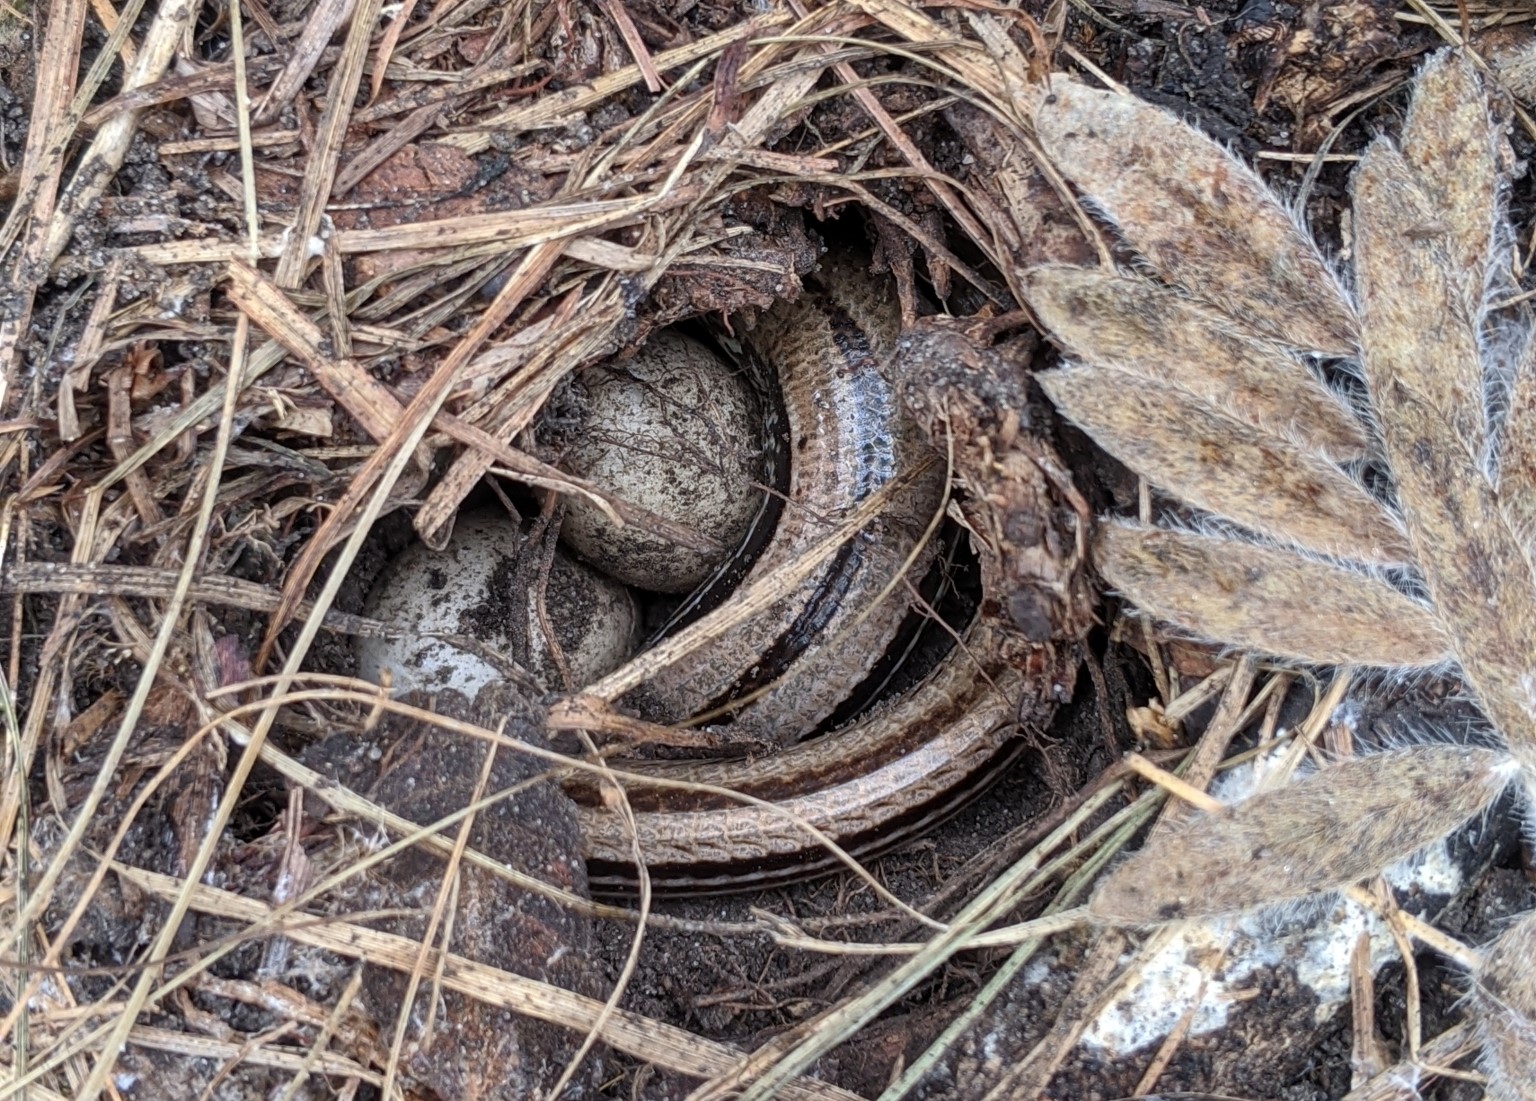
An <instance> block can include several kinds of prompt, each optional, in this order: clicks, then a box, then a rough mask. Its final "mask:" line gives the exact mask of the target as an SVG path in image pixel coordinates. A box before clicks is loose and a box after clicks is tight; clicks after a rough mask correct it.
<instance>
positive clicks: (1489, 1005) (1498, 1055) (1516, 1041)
mask: <svg viewBox="0 0 1536 1101" xmlns="http://www.w3.org/2000/svg"><path fill="white" fill-rule="evenodd" d="M1532 961H1536V914H1530V913H1527V914H1526V915H1524V916H1523V917H1522V918H1520V920H1519V921H1517V922H1515V923H1514V924H1513V925H1511V926H1510V927H1509V928H1508V929H1506V930H1504V932H1503V933H1501V934H1500V935H1499V938H1498V939H1497V940H1495V941H1494V942H1493V943H1492V944H1491V945H1489V946H1488V947H1487V948H1486V949H1484V951H1483V962H1482V966H1481V967H1479V968H1478V969H1477V973H1476V974H1475V975H1474V976H1473V987H1472V999H1471V1000H1472V1005H1473V1012H1472V1019H1473V1020H1474V1021H1475V1022H1477V1030H1478V1036H1479V1038H1480V1039H1481V1040H1482V1045H1483V1070H1484V1072H1485V1073H1486V1074H1487V1075H1488V1088H1487V1091H1486V1096H1487V1097H1488V1099H1489V1101H1531V1099H1532V1098H1536V1059H1533V1058H1532V1054H1533V1053H1536V966H1532Z"/></svg>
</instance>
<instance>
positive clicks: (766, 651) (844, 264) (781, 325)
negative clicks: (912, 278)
mask: <svg viewBox="0 0 1536 1101" xmlns="http://www.w3.org/2000/svg"><path fill="white" fill-rule="evenodd" d="M812 282H813V283H814V285H815V288H816V290H815V292H814V293H809V294H805V295H802V296H801V298H800V299H798V300H797V301H795V302H792V303H782V304H780V305H779V306H777V307H775V308H774V309H772V310H770V311H768V312H767V313H766V314H764V315H763V316H762V317H761V318H760V319H759V320H758V323H757V325H756V327H755V328H753V329H752V330H751V331H750V332H748V333H746V334H745V335H744V336H743V337H742V338H741V339H742V341H743V343H745V344H746V345H747V346H748V348H749V349H750V350H751V351H752V352H754V353H755V354H756V355H757V356H758V357H759V358H760V359H761V360H762V361H763V362H764V363H765V364H766V366H767V367H768V368H769V370H770V371H771V372H772V373H773V374H775V375H776V376H777V379H778V390H779V394H780V397H781V399H782V405H783V414H784V421H785V430H786V434H787V436H788V442H789V447H788V465H789V477H788V490H787V493H786V495H785V500H784V502H783V507H782V509H781V511H780V513H779V517H778V521H777V524H776V526H775V527H774V530H773V533H772V535H771V536H769V538H768V540H767V542H766V545H765V546H764V547H763V550H762V551H761V553H760V554H759V555H758V556H757V559H756V560H755V561H754V562H753V564H752V566H751V567H750V568H749V570H748V571H747V572H746V574H745V576H744V577H743V578H742V579H741V581H740V583H741V584H748V583H750V582H751V581H752V580H754V579H755V578H758V577H761V576H763V575H765V574H768V573H770V572H771V571H773V570H774V569H777V568H778V567H779V566H781V565H783V564H784V563H785V562H789V561H792V560H793V559H795V558H796V557H797V556H799V555H801V554H803V553H804V552H805V551H806V550H807V549H808V548H810V547H811V546H813V545H814V544H815V543H817V542H818V541H819V540H821V539H822V538H824V537H825V535H826V532H827V530H828V529H829V528H830V527H832V526H833V525H835V524H837V523H838V522H840V521H841V520H843V519H845V518H846V517H847V516H848V515H849V514H851V513H852V512H853V511H854V510H855V509H857V508H858V506H859V505H860V504H861V503H862V502H863V501H865V500H867V499H868V498H869V497H870V496H872V495H873V494H875V493H877V492H879V491H880V490H881V488H882V487H884V486H886V485H887V484H889V483H890V482H893V481H895V480H897V479H899V478H903V477H906V476H907V475H908V474H909V473H911V472H914V471H919V470H920V473H918V474H917V475H916V476H915V478H914V479H913V480H912V482H911V484H910V485H908V486H907V487H905V488H904V489H902V490H901V491H899V492H898V493H896V495H895V496H894V497H893V499H892V501H891V504H890V505H889V506H888V507H887V508H886V509H885V510H884V511H883V512H882V513H881V515H880V517H879V519H877V520H876V521H875V522H874V523H873V524H871V525H870V527H868V528H867V529H865V531H863V532H862V533H861V534H860V535H858V536H857V537H855V538H853V539H850V540H849V541H848V542H847V543H846V544H845V545H844V546H843V547H842V548H841V549H840V550H839V551H838V552H837V554H835V555H834V556H833V557H832V559H831V560H830V561H829V562H827V563H826V565H824V566H823V567H821V568H820V569H819V570H818V571H817V572H816V573H815V575H813V576H812V577H810V578H809V579H808V580H807V581H806V582H805V583H804V584H802V585H801V586H799V587H798V588H797V589H795V590H794V591H793V592H790V593H788V594H786V595H785V597H784V598H783V600H781V601H779V602H778V603H777V604H775V605H774V606H773V607H772V608H770V609H769V610H768V611H767V612H765V613H764V614H762V615H759V616H755V617H753V618H752V619H750V620H748V621H746V622H744V623H742V624H740V625H739V626H738V627H736V628H734V629H733V630H731V631H730V632H728V633H727V634H726V635H724V636H723V637H721V638H719V639H716V640H714V641H713V642H711V644H710V645H709V646H707V647H703V648H701V649H699V650H697V651H695V652H694V653H693V654H691V655H689V656H688V657H686V658H684V659H683V660H681V661H679V662H677V663H676V664H674V665H672V666H670V667H668V668H667V669H665V670H663V671H661V672H660V673H659V674H657V675H656V676H654V677H653V678H651V680H650V681H649V682H648V683H647V684H646V686H645V687H644V688H643V689H641V690H639V691H637V692H636V693H635V694H634V697H633V699H632V700H631V702H633V703H634V704H636V705H637V706H638V707H639V709H640V710H641V711H642V712H643V713H645V714H647V715H648V717H651V718H654V719H656V720H658V721H661V722H669V723H671V722H681V721H684V720H687V719H688V718H690V717H691V716H693V715H695V714H698V713H700V712H713V711H718V710H723V709H730V710H731V712H732V719H731V722H730V724H729V725H728V726H727V727H725V728H724V732H723V736H724V737H725V738H727V739H728V740H731V741H739V742H749V743H755V744H758V745H762V744H770V745H781V746H782V745H787V744H788V743H790V742H793V741H794V740H796V739H798V738H801V737H804V736H805V735H807V734H809V733H811V732H813V731H814V730H815V729H816V728H817V727H818V726H819V725H820V724H821V723H822V722H824V721H825V720H826V719H827V718H828V717H829V716H830V715H831V714H832V713H833V712H834V711H836V710H837V708H838V707H839V706H840V705H841V704H842V702H843V701H844V700H845V699H847V697H848V695H849V693H850V692H851V691H852V690H853V689H854V688H855V687H856V686H857V685H858V684H859V683H860V682H861V681H862V680H863V679H864V678H865V677H866V676H867V675H868V674H869V672H870V669H871V668H872V667H873V666H874V665H875V663H876V662H877V661H879V659H880V657H881V655H883V654H884V653H885V652H886V650H887V648H888V647H889V646H890V644H891V641H892V639H893V638H894V637H895V635H896V633H897V632H898V630H899V628H900V627H901V624H902V621H903V619H904V618H905V617H906V614H907V611H908V607H909V603H910V602H909V600H908V598H907V594H906V592H905V591H904V589H903V587H902V585H901V584H900V576H901V572H902V570H903V568H904V567H906V566H907V565H908V561H909V559H910V560H911V566H910V572H911V576H912V577H913V578H914V579H917V578H921V577H922V576H923V574H924V573H925V572H926V571H927V568H928V564H929V563H930V562H931V561H932V557H933V552H932V549H931V548H928V547H919V542H920V540H921V539H922V537H923V533H924V531H925V530H926V529H927V527H928V525H929V523H930V521H931V520H932V519H933V517H934V515H935V513H936V512H937V511H938V509H939V508H940V506H941V503H942V501H943V491H944V472H943V469H942V466H941V464H940V463H939V462H938V461H937V459H936V456H935V454H934V452H933V449H932V447H931V445H930V444H929V442H928V440H927V439H926V438H925V437H924V435H923V433H922V432H921V431H920V430H919V429H918V427H917V426H916V424H915V423H914V422H913V421H912V419H911V417H910V416H909V415H908V414H907V412H906V410H905V409H904V408H903V406H902V402H901V399H900V397H899V395H898V394H897V391H896V386H895V384H894V382H893V380H892V379H891V378H889V377H888V375H887V373H886V367H887V365H888V364H889V363H890V362H891V359H892V356H893V354H894V351H895V345H896V341H897V339H898V338H899V336H900V327H901V315H900V310H899V308H898V306H897V304H896V301H895V297H894V295H892V294H890V293H888V291H887V289H886V288H885V287H883V286H882V285H881V284H880V283H879V282H878V281H876V280H875V279H873V278H872V277H871V276H870V275H869V274H868V273H867V272H866V271H864V270H862V269H861V268H860V267H859V266H858V265H857V263H856V262H852V261H849V260H847V259H840V260H831V261H828V262H827V263H826V264H825V265H824V266H823V270H822V271H821V272H820V273H818V275H817V276H815V277H813V280H812ZM914 551H916V552H917V553H916V554H914ZM888 589H889V590H890V591H889V593H888V594H887V595H885V597H884V598H883V599H877V598H879V597H880V594H881V593H883V592H886V590H888ZM748 697H750V699H749V698H748ZM741 700H745V701H746V702H743V703H741V704H740V705H739V706H735V707H733V706H732V705H733V704H734V703H735V702H736V701H741Z"/></svg>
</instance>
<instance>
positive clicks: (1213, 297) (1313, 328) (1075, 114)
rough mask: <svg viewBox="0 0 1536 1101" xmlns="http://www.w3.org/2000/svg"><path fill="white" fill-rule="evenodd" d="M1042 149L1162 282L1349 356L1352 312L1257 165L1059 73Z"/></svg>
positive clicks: (1127, 99) (1040, 122)
mask: <svg viewBox="0 0 1536 1101" xmlns="http://www.w3.org/2000/svg"><path fill="white" fill-rule="evenodd" d="M1035 129H1036V131H1037V133H1038V134H1039V138H1040V143H1041V145H1042V146H1043V147H1044V149H1045V152H1046V154H1047V156H1049V157H1050V158H1051V160H1052V162H1053V163H1054V164H1055V165H1056V166H1057V167H1058V168H1059V169H1060V170H1061V172H1062V173H1063V174H1064V175H1065V176H1066V177H1067V178H1068V179H1070V180H1071V181H1072V182H1073V183H1074V184H1076V185H1077V186H1078V187H1079V188H1080V189H1081V190H1082V191H1083V193H1084V194H1085V195H1086V196H1087V197H1088V198H1089V199H1090V200H1091V201H1092V202H1093V203H1095V204H1096V205H1097V206H1098V207H1099V208H1100V209H1101V210H1103V212H1104V213H1105V214H1106V215H1107V216H1108V217H1109V218H1110V219H1111V220H1113V221H1114V223H1115V224H1116V225H1117V226H1119V228H1120V231H1121V233H1123V234H1124V235H1125V238H1126V240H1127V241H1129V242H1130V244H1131V245H1132V246H1133V247H1134V248H1135V249H1136V250H1137V251H1138V252H1140V253H1141V254H1142V255H1143V256H1145V257H1146V258H1147V260H1148V261H1149V262H1150V263H1151V264H1152V266H1153V267H1154V268H1156V269H1157V271H1158V273H1159V274H1160V275H1162V276H1163V277H1164V278H1165V279H1167V280H1168V281H1169V282H1172V283H1177V284H1178V285H1179V286H1181V287H1184V288H1185V289H1186V290H1188V291H1189V292H1190V293H1191V294H1193V295H1194V296H1195V297H1197V298H1200V299H1202V300H1204V301H1206V302H1209V303H1212V304H1213V305H1216V306H1218V307H1219V308H1221V309H1222V310H1223V311H1224V312H1226V313H1227V314H1229V315H1230V316H1232V317H1234V318H1237V319H1239V321H1238V322H1237V323H1240V324H1241V325H1243V326H1246V327H1248V328H1250V329H1252V330H1253V331H1255V332H1258V333H1260V334H1262V335H1265V336H1269V337H1273V338H1274V339H1276V340H1279V341H1282V342H1284V343H1287V344H1292V345H1295V346H1296V347H1299V348H1304V349H1309V350H1314V351H1320V352H1327V353H1330V354H1333V355H1351V354H1353V352H1354V349H1355V347H1356V343H1357V337H1356V328H1357V327H1356V322H1355V317H1354V312H1353V310H1352V309H1351V307H1350V305H1349V302H1348V300H1347V299H1346V298H1345V297H1344V294H1343V292H1342V291H1341V290H1340V289H1339V286H1338V283H1337V282H1336V281H1335V280H1334V278H1333V274H1332V272H1330V271H1329V270H1328V265H1327V264H1326V263H1324V262H1323V258H1322V256H1321V255H1320V254H1319V253H1318V251H1317V248H1316V246H1315V245H1313V243H1312V241H1311V240H1310V239H1309V238H1308V237H1307V236H1306V235H1305V234H1304V233H1302V232H1301V230H1300V229H1298V228H1297V226H1296V223H1295V222H1294V221H1293V220H1292V219H1291V215H1290V213H1289V212H1288V211H1287V210H1286V209H1285V208H1284V207H1283V206H1281V205H1280V203H1279V202H1278V201H1277V200H1276V199H1275V197H1274V195H1273V193H1272V192H1270V190H1269V189H1268V188H1267V187H1265V186H1264V183H1263V181H1262V180H1260V179H1259V177H1258V176H1257V175H1255V174H1254V172H1253V171H1252V170H1251V169H1250V168H1248V166H1247V165H1245V164H1243V163H1242V162H1241V161H1239V160H1238V159H1237V158H1235V157H1233V156H1232V155H1231V154H1229V153H1227V152H1226V150H1224V149H1222V148H1221V147H1220V146H1219V145H1217V144H1216V143H1215V142H1213V141H1211V140H1210V139H1209V138H1207V137H1205V136H1204V135H1203V134H1200V133H1198V132H1197V131H1195V130H1193V129H1192V128H1190V127H1188V126H1186V125H1184V124H1183V123H1182V122H1180V121H1179V120H1178V119H1176V118H1174V117H1173V116H1172V115H1170V114H1168V113H1167V112H1166V111H1162V110H1159V109H1158V108H1156V107H1152V106H1150V105H1148V104H1146V103H1143V102H1141V101H1140V100H1138V99H1136V98H1134V97H1132V96H1124V95H1120V94H1118V93H1114V92H1103V91H1098V90H1096V89H1093V88H1089V87H1088V86H1087V85H1085V84H1083V83H1081V82H1079V81H1076V80H1072V79H1070V78H1068V77H1064V76H1060V75H1057V76H1053V77H1052V78H1051V86H1050V93H1049V94H1048V95H1046V96H1045V97H1044V98H1043V99H1042V100H1041V102H1040V105H1039V107H1038V108H1037V110H1036V114H1035Z"/></svg>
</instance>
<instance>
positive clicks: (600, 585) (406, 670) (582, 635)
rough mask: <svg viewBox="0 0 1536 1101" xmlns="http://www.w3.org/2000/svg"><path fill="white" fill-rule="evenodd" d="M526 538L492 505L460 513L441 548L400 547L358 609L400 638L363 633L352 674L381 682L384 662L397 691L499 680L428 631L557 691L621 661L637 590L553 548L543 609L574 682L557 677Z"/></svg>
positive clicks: (469, 692) (632, 638)
mask: <svg viewBox="0 0 1536 1101" xmlns="http://www.w3.org/2000/svg"><path fill="white" fill-rule="evenodd" d="M523 545H524V544H523V537H522V532H521V531H520V529H519V527H518V525H517V524H516V523H515V522H514V521H513V520H512V519H511V518H510V517H509V516H507V515H506V513H505V512H502V511H501V510H499V509H488V510H485V511H477V512H470V513H466V514H464V515H462V516H460V517H459V518H458V520H457V521H456V523H455V524H454V529H453V537H452V538H451V539H450V540H449V542H448V546H447V547H446V548H444V549H443V550H441V551H434V550H432V549H431V548H429V547H428V546H427V545H426V544H424V543H415V544H412V545H411V546H410V547H408V548H406V550H405V551H404V552H403V553H401V554H400V555H399V557H397V558H396V559H395V560H394V561H393V562H391V563H390V564H389V566H388V567H387V568H386V569H385V571H384V573H383V575H382V576H381V577H379V579H378V580H377V581H376V582H375V583H374V585H373V588H372V589H371V590H370V592H369V595H368V600H367V603H366V605H365V607H364V609H363V611H364V614H365V615H368V616H370V617H372V618H374V619H378V620H382V621H383V622H384V623H386V624H388V625H390V626H392V627H394V628H396V629H398V630H401V631H404V632H406V636H405V637H404V638H400V639H393V640H391V639H380V638H366V637H363V638H359V639H358V640H357V672H358V676H360V677H362V678H364V679H366V680H372V681H378V680H379V679H380V678H381V676H382V674H383V672H384V671H385V670H386V669H387V670H388V671H389V673H390V676H391V677H392V682H391V684H392V688H393V690H394V691H396V692H405V691H408V690H410V689H422V690H426V691H442V690H444V689H448V688H453V689H457V690H458V691H460V692H462V693H464V694H465V695H466V696H468V697H469V698H471V699H473V698H474V696H475V694H476V693H477V692H478V691H479V690H480V688H481V687H483V686H484V685H486V684H490V683H492V682H494V681H499V680H504V679H505V677H504V676H503V675H502V674H501V672H499V671H498V670H497V668H496V667H495V666H494V665H492V664H491V663H490V662H488V661H486V660H485V659H484V658H481V657H479V656H478V655H476V654H474V653H471V652H468V651H466V650H462V649H460V648H459V647H457V646H454V645H453V644H451V643H449V642H447V641H445V640H443V639H440V638H433V637H429V635H430V634H431V633H432V632H446V633H450V634H459V635H465V636H468V637H469V638H472V639H475V640H477V641H479V642H480V643H482V644H484V645H486V646H488V647H490V648H491V649H493V650H495V651H497V652H499V653H501V654H503V655H505V656H507V657H511V658H513V659H514V660H517V661H519V662H521V663H522V664H523V665H524V667H525V668H527V669H528V670H529V672H531V673H533V674H534V675H535V676H537V677H539V679H541V680H542V681H543V682H544V683H545V684H546V685H547V686H549V687H550V688H553V689H561V688H568V687H572V688H574V687H581V686H583V685H586V684H590V683H591V682H592V681H595V680H597V679H599V678H600V677H602V676H603V675H604V674H605V673H608V672H611V671H612V670H613V669H615V668H617V667H618V666H619V665H620V664H622V663H623V661H624V660H625V659H626V658H627V657H628V656H629V655H630V653H631V652H632V651H633V649H634V646H635V643H636V639H637V631H638V627H639V613H638V610H637V608H636V606H635V601H634V598H633V597H632V596H631V595H630V593H629V590H628V589H626V588H625V587H624V586H623V585H621V584H619V583H618V582H617V581H614V580H612V579H611V578H607V577H604V576H603V575H602V574H600V573H598V572H597V571H595V570H593V569H592V568H591V567H589V566H586V565H584V564H583V563H581V562H578V561H576V560H575V559H573V558H571V557H569V556H568V555H565V554H563V553H560V552H559V551H556V553H555V556H554V562H553V563H552V565H551V566H550V571H549V583H548V586H547V589H546V591H545V610H546V613H547V617H548V620H549V622H550V624H551V626H552V630H553V633H554V636H555V638H556V639H557V640H558V642H559V643H560V648H561V650H562V651H563V653H564V655H565V660H566V665H567V667H568V669H569V670H570V674H571V681H572V683H571V684H570V685H567V684H565V683H564V682H563V680H562V678H561V675H560V672H559V670H558V668H557V666H556V664H555V662H554V660H553V657H552V655H551V653H550V648H549V644H548V640H547V636H546V634H545V632H544V630H543V628H542V626H541V625H540V620H539V616H538V612H537V608H536V601H535V599H534V593H533V589H532V588H531V584H532V583H533V580H534V579H536V578H537V572H536V570H535V569H534V568H531V567H529V566H528V565H527V564H524V568H522V569H521V570H520V569H519V560H518V558H517V555H518V553H519V551H520V550H522V548H523ZM529 553H533V551H532V549H530V551H529ZM525 578H526V579H527V580H525Z"/></svg>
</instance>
